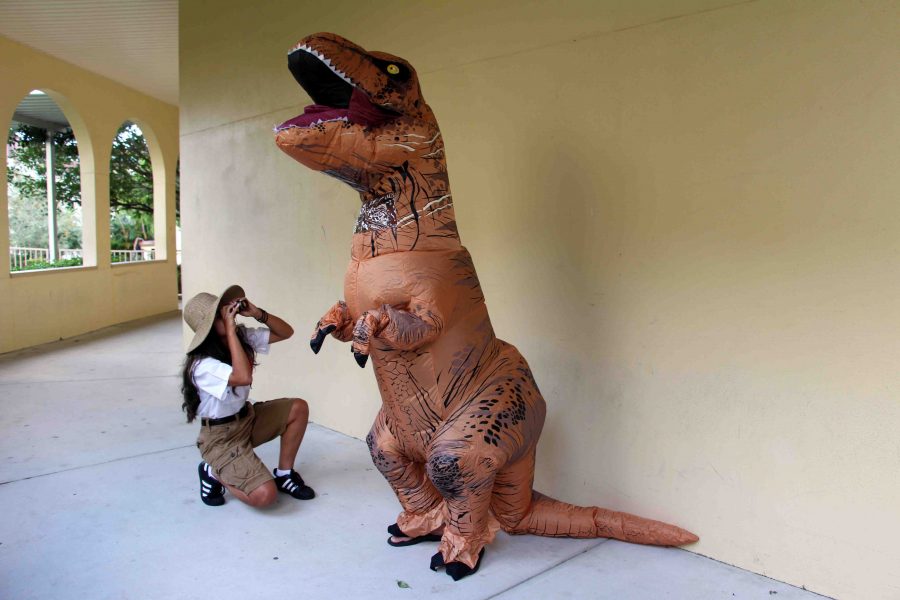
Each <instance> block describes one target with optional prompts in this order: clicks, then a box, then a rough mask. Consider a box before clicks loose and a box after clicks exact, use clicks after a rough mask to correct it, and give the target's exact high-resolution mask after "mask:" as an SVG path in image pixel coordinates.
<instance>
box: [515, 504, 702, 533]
mask: <svg viewBox="0 0 900 600" xmlns="http://www.w3.org/2000/svg"><path fill="white" fill-rule="evenodd" d="M510 533H530V534H533V535H542V536H549V537H573V538H597V537H606V538H612V539H616V540H622V541H624V542H631V543H634V544H649V545H653V546H682V545H684V544H691V543H693V542H696V541H698V540H699V539H700V538H698V537H697V536H696V535H694V534H693V533H691V532H690V531H687V530H685V529H682V528H681V527H676V526H675V525H670V524H668V523H663V522H662V521H654V520H652V519H645V518H643V517H639V516H637V515H632V514H629V513H625V512H617V511H614V510H607V509H605V508H600V507H597V506H575V505H572V504H568V503H566V502H560V501H559V500H554V499H553V498H549V497H547V496H544V495H543V494H541V493H540V492H532V497H531V508H530V510H529V511H528V514H526V515H525V517H524V518H523V519H522V521H520V522H519V524H518V525H517V526H516V527H515V528H514V530H513V531H510Z"/></svg>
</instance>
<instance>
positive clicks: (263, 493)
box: [248, 481, 278, 508]
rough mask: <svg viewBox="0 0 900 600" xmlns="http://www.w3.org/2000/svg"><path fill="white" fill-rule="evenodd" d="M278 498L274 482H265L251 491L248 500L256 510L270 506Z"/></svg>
mask: <svg viewBox="0 0 900 600" xmlns="http://www.w3.org/2000/svg"><path fill="white" fill-rule="evenodd" d="M277 497H278V490H276V489H275V482H273V481H267V482H266V483H264V484H262V485H261V486H259V487H258V488H256V489H255V490H253V491H252V492H251V493H250V494H249V496H248V498H249V499H250V501H251V504H252V505H253V506H255V507H256V508H263V507H266V506H269V505H271V504H272V503H274V502H275V499H276V498H277Z"/></svg>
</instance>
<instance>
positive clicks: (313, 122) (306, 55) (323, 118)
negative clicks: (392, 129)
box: [275, 46, 398, 131]
mask: <svg viewBox="0 0 900 600" xmlns="http://www.w3.org/2000/svg"><path fill="white" fill-rule="evenodd" d="M288 68H289V69H290V71H291V74H292V75H293V76H294V79H296V80H297V83H299V84H300V87H302V88H303V89H304V90H305V91H306V93H307V94H309V97H310V98H312V101H313V103H314V104H310V105H309V106H307V107H306V108H304V110H303V114H302V115H298V116H296V117H294V118H293V119H289V120H287V121H285V122H284V123H282V124H281V125H279V126H277V127H276V128H275V131H281V130H283V129H289V128H291V127H299V128H311V127H315V126H317V125H320V124H322V123H328V122H331V121H349V122H351V123H355V124H359V125H363V126H366V127H373V126H375V125H379V124H381V123H384V122H385V121H388V120H390V119H393V118H395V117H397V116H398V115H397V113H394V112H392V111H389V110H387V109H384V108H381V107H380V106H376V105H375V104H372V102H371V101H370V100H369V97H368V95H367V94H366V93H365V92H363V91H362V90H361V89H359V88H358V87H356V86H355V85H354V84H353V82H352V80H351V79H350V77H348V76H347V75H346V74H345V73H344V72H343V71H341V70H340V69H338V68H337V67H335V66H334V65H333V64H332V62H331V60H329V59H328V58H327V57H326V56H324V55H322V54H320V53H318V52H316V51H315V50H313V49H312V48H309V47H307V46H299V47H297V48H295V49H294V50H292V51H291V53H290V54H288Z"/></svg>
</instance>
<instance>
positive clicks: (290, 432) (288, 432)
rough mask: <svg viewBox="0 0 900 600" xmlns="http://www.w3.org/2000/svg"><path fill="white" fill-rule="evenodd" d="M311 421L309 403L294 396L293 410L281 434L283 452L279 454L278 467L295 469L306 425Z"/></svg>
mask: <svg viewBox="0 0 900 600" xmlns="http://www.w3.org/2000/svg"><path fill="white" fill-rule="evenodd" d="M308 423H309V404H307V403H306V400H303V399H301V398H293V403H292V404H291V412H290V413H288V419H287V425H286V426H285V428H284V433H282V434H281V452H280V453H279V455H278V468H279V469H282V470H287V469H293V468H294V460H295V459H296V458H297V452H298V451H299V450H300V443H301V442H302V441H303V434H305V433H306V425H307V424H308Z"/></svg>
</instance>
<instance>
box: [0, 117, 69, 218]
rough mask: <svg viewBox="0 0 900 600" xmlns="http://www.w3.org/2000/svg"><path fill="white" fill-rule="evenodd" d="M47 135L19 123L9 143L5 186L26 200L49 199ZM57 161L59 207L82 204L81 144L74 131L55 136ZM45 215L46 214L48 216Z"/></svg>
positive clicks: (55, 164) (13, 128) (10, 131)
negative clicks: (79, 149) (77, 141)
mask: <svg viewBox="0 0 900 600" xmlns="http://www.w3.org/2000/svg"><path fill="white" fill-rule="evenodd" d="M46 140H47V132H46V130H45V129H41V128H40V127H32V126H31V125H22V124H18V123H16V124H15V126H14V127H11V128H10V129H9V137H8V138H7V141H6V156H7V168H6V183H7V186H8V187H10V188H13V189H14V190H15V191H16V192H17V193H18V194H19V196H21V197H23V198H46V197H47V148H46V145H45V144H46ZM53 145H54V149H55V151H56V161H55V163H54V165H53V170H54V172H55V178H56V179H55V181H56V200H57V202H58V203H59V206H70V207H71V206H74V205H80V204H81V171H80V170H79V161H78V144H77V143H76V141H75V136H74V135H73V134H72V130H71V129H66V130H64V131H56V132H54V133H53ZM45 214H46V213H45Z"/></svg>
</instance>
